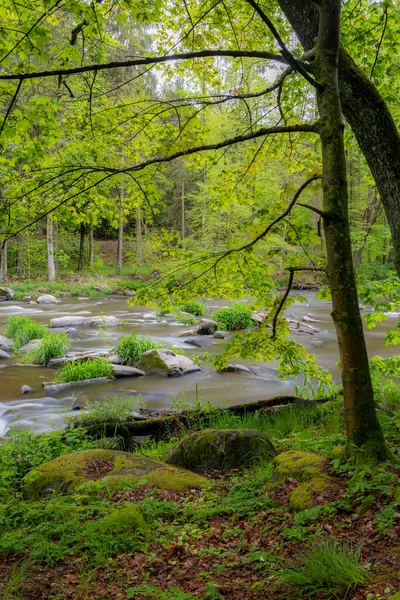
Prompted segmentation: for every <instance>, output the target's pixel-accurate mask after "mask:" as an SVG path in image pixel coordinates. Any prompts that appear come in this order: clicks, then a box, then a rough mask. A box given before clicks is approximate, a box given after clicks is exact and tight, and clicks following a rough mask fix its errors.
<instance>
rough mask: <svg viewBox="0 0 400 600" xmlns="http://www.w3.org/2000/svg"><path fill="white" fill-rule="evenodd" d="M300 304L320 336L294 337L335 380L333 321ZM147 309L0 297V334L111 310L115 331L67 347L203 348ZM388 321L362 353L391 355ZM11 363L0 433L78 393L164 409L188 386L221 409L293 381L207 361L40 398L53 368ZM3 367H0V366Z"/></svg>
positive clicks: (54, 412) (259, 368) (50, 419)
mask: <svg viewBox="0 0 400 600" xmlns="http://www.w3.org/2000/svg"><path fill="white" fill-rule="evenodd" d="M302 295H303V296H305V297H306V298H307V304H301V303H297V302H296V303H295V304H293V305H292V306H290V308H289V310H288V312H290V314H291V315H293V316H294V317H295V318H299V317H302V316H303V315H304V314H307V313H308V312H311V313H313V315H315V316H316V318H317V319H319V320H321V321H322V323H315V324H314V325H315V326H316V327H318V329H319V330H320V333H318V334H316V335H313V336H311V335H308V334H305V333H295V334H294V336H295V339H296V340H297V341H299V342H301V343H302V344H304V345H305V347H306V348H307V350H308V351H309V352H311V353H313V354H316V355H317V356H318V361H319V363H320V364H321V365H323V366H324V367H326V368H327V369H329V370H330V371H331V372H332V373H333V375H334V377H335V378H338V376H339V373H338V371H337V368H336V362H337V360H338V349H337V342H336V336H335V333H334V327H333V323H332V320H331V317H330V303H328V302H322V301H320V300H316V299H315V298H314V294H313V293H311V292H303V293H302ZM225 304H226V302H225V301H219V300H209V301H208V302H207V305H208V311H209V315H210V316H211V315H212V313H213V311H214V310H215V308H217V307H219V306H223V305H225ZM149 312H151V309H149V308H145V307H137V306H135V307H133V308H130V307H128V305H127V301H126V298H120V297H107V298H94V299H93V298H92V299H88V298H85V299H77V298H67V299H65V300H63V301H62V304H58V305H49V306H47V305H32V304H29V303H23V302H20V303H17V302H3V303H1V304H0V332H1V331H2V330H3V329H4V322H5V320H6V319H7V317H9V316H12V315H26V316H30V317H32V318H34V319H37V320H38V321H42V322H44V323H48V322H49V321H50V319H51V318H53V317H57V316H64V315H76V316H78V315H82V316H84V315H114V316H116V317H117V318H118V319H123V321H124V322H123V324H122V325H121V326H120V327H117V328H110V329H108V330H106V331H105V330H100V331H99V329H95V328H90V327H79V328H78V330H77V331H78V336H79V337H78V339H75V340H73V342H72V350H94V349H96V350H100V349H110V348H112V347H113V346H115V345H116V344H117V343H118V340H119V338H120V337H121V335H126V334H129V333H132V332H133V331H136V332H137V333H138V334H147V335H151V336H152V337H154V338H157V339H158V340H160V341H162V342H164V343H166V344H169V345H171V346H174V347H179V348H185V352H186V354H187V355H188V356H191V355H193V354H198V353H202V352H204V348H193V347H190V346H188V345H187V344H185V341H184V338H179V337H176V334H177V333H178V332H179V331H181V330H182V329H184V328H185V327H184V326H182V325H180V324H178V323H176V322H173V321H167V320H164V321H163V322H161V323H160V322H156V321H154V320H151V319H149V318H147V315H146V318H144V315H145V313H149ZM394 319H395V316H393V318H391V319H390V320H389V321H387V322H384V323H379V324H378V325H377V327H376V329H374V330H372V331H369V330H367V331H366V339H367V346H368V351H369V353H370V356H373V355H376V354H381V355H383V356H389V355H394V354H396V353H397V351H396V347H393V346H392V347H391V346H385V345H384V338H385V333H386V331H387V329H388V328H390V327H393V325H394ZM214 341H215V343H214V344H213V345H211V346H209V347H208V348H206V350H207V351H209V352H220V351H221V348H222V346H223V344H224V343H225V342H224V340H214ZM13 362H15V361H14V360H8V361H6V360H2V361H1V363H0V435H1V433H2V432H3V431H4V429H5V428H6V427H7V425H8V424H11V423H13V421H14V420H15V418H16V415H19V418H18V423H19V424H21V425H22V426H23V427H31V428H32V429H34V430H35V431H44V430H46V429H49V428H51V427H52V426H57V425H59V424H60V423H61V422H62V414H63V412H65V410H70V408H71V405H72V403H73V401H74V398H79V397H81V396H83V395H85V399H86V400H88V401H95V400H101V399H102V398H104V397H112V396H116V395H121V396H124V395H129V396H132V395H140V396H141V397H142V398H143V400H144V402H145V404H146V406H147V407H148V408H168V407H170V406H171V402H172V401H173V399H174V398H182V397H187V398H190V399H192V400H193V399H194V398H195V396H196V385H197V389H198V394H199V396H200V397H203V398H205V399H207V400H209V401H210V402H211V403H212V404H215V405H219V406H224V405H232V404H238V403H242V402H251V401H254V400H259V399H261V398H266V397H269V396H274V395H276V394H291V393H293V385H292V383H291V382H289V381H281V380H280V379H278V378H277V377H276V375H275V373H274V371H273V369H272V368H271V367H272V366H273V365H265V364H260V363H254V362H251V361H237V362H240V363H242V364H247V365H249V366H251V367H252V368H254V369H255V370H256V372H257V374H258V376H257V377H249V376H247V375H235V374H228V373H227V374H219V373H216V372H215V371H214V370H213V369H212V368H211V367H210V366H207V365H206V366H204V367H203V368H202V372H201V373H194V374H192V375H187V376H186V377H177V378H164V377H159V376H153V375H151V376H146V377H141V378H128V379H117V380H114V381H111V382H109V383H105V384H104V383H103V384H101V385H96V386H90V388H89V387H85V388H76V389H74V391H73V393H72V391H71V390H67V391H65V392H63V393H60V394H59V395H58V396H57V398H44V394H43V391H42V382H43V381H51V380H52V378H53V375H54V371H52V370H50V369H45V368H40V367H26V366H11V365H12V363H13ZM5 365H7V366H5ZM23 384H27V385H29V386H31V387H32V388H33V389H34V391H33V392H32V393H31V394H29V396H21V395H20V393H19V389H20V387H21V385H23Z"/></svg>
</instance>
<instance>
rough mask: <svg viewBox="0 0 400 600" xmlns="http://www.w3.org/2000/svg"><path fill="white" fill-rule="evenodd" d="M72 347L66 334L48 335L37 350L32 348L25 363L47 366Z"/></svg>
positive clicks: (26, 356)
mask: <svg viewBox="0 0 400 600" xmlns="http://www.w3.org/2000/svg"><path fill="white" fill-rule="evenodd" d="M70 346H71V340H70V339H69V337H68V336H67V334H66V333H51V332H50V333H46V335H45V336H44V338H43V339H42V341H41V342H40V344H39V346H37V348H32V350H30V351H29V352H27V354H26V355H25V362H30V363H33V364H36V365H43V366H44V367H45V366H46V365H47V363H48V362H49V360H50V359H51V358H54V357H55V356H62V355H63V354H65V352H66V351H67V350H69V348H70Z"/></svg>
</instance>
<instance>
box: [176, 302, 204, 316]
mask: <svg viewBox="0 0 400 600" xmlns="http://www.w3.org/2000/svg"><path fill="white" fill-rule="evenodd" d="M180 310H183V311H184V312H186V313H189V314H191V315H195V316H196V317H203V316H204V315H205V314H206V312H207V309H206V307H205V305H204V304H203V302H200V300H189V302H186V304H185V305H184V306H181V307H180Z"/></svg>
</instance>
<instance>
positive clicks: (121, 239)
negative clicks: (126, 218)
mask: <svg viewBox="0 0 400 600" xmlns="http://www.w3.org/2000/svg"><path fill="white" fill-rule="evenodd" d="M123 249H124V222H123V220H122V219H121V220H120V222H119V229H118V252H117V269H119V270H121V269H122V263H123Z"/></svg>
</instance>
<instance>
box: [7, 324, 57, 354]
mask: <svg viewBox="0 0 400 600" xmlns="http://www.w3.org/2000/svg"><path fill="white" fill-rule="evenodd" d="M47 332H48V329H47V327H46V325H43V324H42V323H38V322H37V321H34V320H33V319H31V318H30V317H9V318H8V319H7V321H6V328H5V330H4V335H6V336H7V337H10V338H12V340H13V344H12V348H13V350H17V351H18V350H19V349H20V348H21V347H22V346H23V345H24V344H27V343H28V342H30V341H31V340H36V339H40V338H43V337H44V336H45V335H46V333H47Z"/></svg>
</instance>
